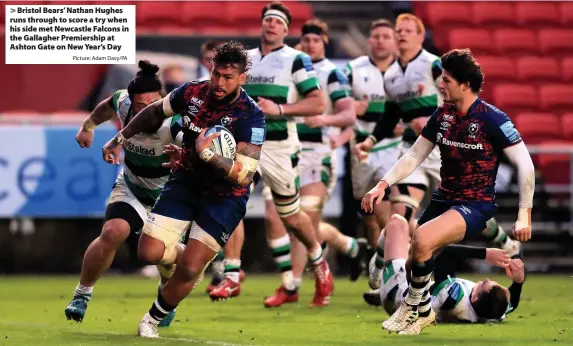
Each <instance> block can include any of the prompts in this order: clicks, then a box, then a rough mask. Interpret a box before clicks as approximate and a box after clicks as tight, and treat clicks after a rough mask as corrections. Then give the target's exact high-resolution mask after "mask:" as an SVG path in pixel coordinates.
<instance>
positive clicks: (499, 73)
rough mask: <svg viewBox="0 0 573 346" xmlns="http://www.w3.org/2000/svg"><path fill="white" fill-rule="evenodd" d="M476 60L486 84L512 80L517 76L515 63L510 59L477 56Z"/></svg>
mask: <svg viewBox="0 0 573 346" xmlns="http://www.w3.org/2000/svg"><path fill="white" fill-rule="evenodd" d="M477 60H478V61H479V64H480V65H481V69H482V71H483V73H484V74H485V80H486V81H487V82H488V83H489V82H497V81H508V80H513V79H514V78H515V76H516V74H517V71H516V68H515V61H514V60H513V59H511V58H503V57H498V56H492V55H486V56H477Z"/></svg>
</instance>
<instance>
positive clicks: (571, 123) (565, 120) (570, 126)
mask: <svg viewBox="0 0 573 346" xmlns="http://www.w3.org/2000/svg"><path fill="white" fill-rule="evenodd" d="M561 131H562V132H561V133H562V134H563V138H564V139H565V140H568V141H572V142H573V113H565V114H563V115H562V116H561Z"/></svg>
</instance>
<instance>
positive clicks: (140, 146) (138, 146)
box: [126, 141, 155, 156]
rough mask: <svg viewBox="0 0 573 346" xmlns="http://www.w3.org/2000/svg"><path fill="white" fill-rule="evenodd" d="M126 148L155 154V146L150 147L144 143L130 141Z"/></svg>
mask: <svg viewBox="0 0 573 346" xmlns="http://www.w3.org/2000/svg"><path fill="white" fill-rule="evenodd" d="M126 149H127V150H129V151H132V152H134V153H138V154H141V155H146V156H155V148H151V149H148V148H145V147H144V146H142V145H137V144H133V143H131V142H129V141H128V142H127V146H126Z"/></svg>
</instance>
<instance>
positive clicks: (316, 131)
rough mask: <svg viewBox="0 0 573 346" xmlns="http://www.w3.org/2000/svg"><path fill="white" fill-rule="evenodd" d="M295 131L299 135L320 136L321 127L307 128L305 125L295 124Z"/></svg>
mask: <svg viewBox="0 0 573 346" xmlns="http://www.w3.org/2000/svg"><path fill="white" fill-rule="evenodd" d="M296 131H297V132H298V133H299V134H322V128H321V127H308V126H307V125H306V124H296Z"/></svg>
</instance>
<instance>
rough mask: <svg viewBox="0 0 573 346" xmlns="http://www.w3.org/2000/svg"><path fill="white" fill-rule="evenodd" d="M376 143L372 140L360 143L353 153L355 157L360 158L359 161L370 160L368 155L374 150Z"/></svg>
mask: <svg viewBox="0 0 573 346" xmlns="http://www.w3.org/2000/svg"><path fill="white" fill-rule="evenodd" d="M373 146H374V143H372V141H371V140H369V139H365V140H364V141H363V142H361V143H358V144H356V145H355V146H354V148H352V149H353V151H354V155H356V157H357V158H358V160H360V161H362V160H366V158H368V153H369V152H370V150H372V147H373Z"/></svg>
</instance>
